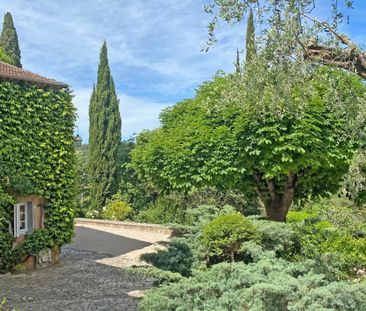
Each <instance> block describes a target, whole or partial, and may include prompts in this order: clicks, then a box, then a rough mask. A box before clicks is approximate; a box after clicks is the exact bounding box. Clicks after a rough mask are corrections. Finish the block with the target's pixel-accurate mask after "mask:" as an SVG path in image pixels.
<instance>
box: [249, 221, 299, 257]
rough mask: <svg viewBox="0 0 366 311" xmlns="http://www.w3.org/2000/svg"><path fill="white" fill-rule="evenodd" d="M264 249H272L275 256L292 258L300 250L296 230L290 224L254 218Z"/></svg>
mask: <svg viewBox="0 0 366 311" xmlns="http://www.w3.org/2000/svg"><path fill="white" fill-rule="evenodd" d="M253 224H254V226H255V227H256V229H257V230H258V232H259V234H260V245H261V246H262V248H263V250H264V251H273V252H274V253H275V255H276V256H277V257H282V258H286V259H292V258H293V257H294V256H295V255H296V254H298V253H300V251H301V244H300V237H299V234H298V232H296V230H294V229H293V228H292V227H291V226H289V225H287V224H285V223H281V222H274V221H268V220H254V221H253Z"/></svg>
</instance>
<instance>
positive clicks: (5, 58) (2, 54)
mask: <svg viewBox="0 0 366 311" xmlns="http://www.w3.org/2000/svg"><path fill="white" fill-rule="evenodd" d="M0 61H2V62H4V63H8V64H9V63H10V62H11V59H10V57H9V56H8V55H6V53H5V52H4V49H3V48H1V47H0Z"/></svg>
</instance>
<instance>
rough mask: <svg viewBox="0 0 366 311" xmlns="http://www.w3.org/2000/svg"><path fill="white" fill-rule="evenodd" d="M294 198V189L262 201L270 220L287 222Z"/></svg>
mask: <svg viewBox="0 0 366 311" xmlns="http://www.w3.org/2000/svg"><path fill="white" fill-rule="evenodd" d="M293 198H294V188H290V189H285V191H284V193H282V194H276V195H275V196H273V197H271V198H268V199H266V200H264V201H263V200H262V201H263V204H264V207H265V209H266V214H267V217H268V219H269V220H273V221H282V222H285V221H286V216H287V213H288V211H289V209H290V206H291V204H292V200H293Z"/></svg>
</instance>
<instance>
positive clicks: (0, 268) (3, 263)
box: [0, 232, 15, 274]
mask: <svg viewBox="0 0 366 311" xmlns="http://www.w3.org/2000/svg"><path fill="white" fill-rule="evenodd" d="M13 241H14V238H13V236H12V235H11V234H10V233H8V232H5V233H2V232H0V254H1V256H0V274H1V273H5V272H7V271H9V270H10V269H11V268H12V266H13V265H14V262H15V257H14V253H13Z"/></svg>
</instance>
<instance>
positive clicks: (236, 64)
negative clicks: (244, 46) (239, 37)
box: [235, 49, 241, 74]
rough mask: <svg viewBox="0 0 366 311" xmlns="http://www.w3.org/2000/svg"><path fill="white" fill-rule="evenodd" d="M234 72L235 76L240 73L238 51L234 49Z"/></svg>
mask: <svg viewBox="0 0 366 311" xmlns="http://www.w3.org/2000/svg"><path fill="white" fill-rule="evenodd" d="M235 71H236V73H237V74H240V73H241V68H240V54H239V50H238V49H236V62H235Z"/></svg>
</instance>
